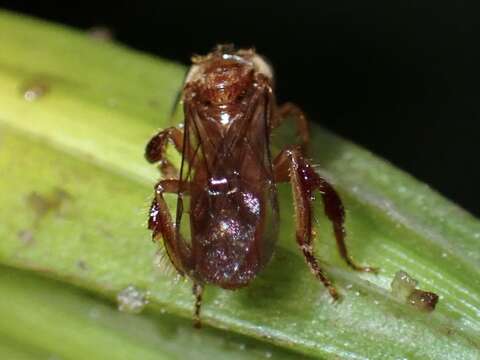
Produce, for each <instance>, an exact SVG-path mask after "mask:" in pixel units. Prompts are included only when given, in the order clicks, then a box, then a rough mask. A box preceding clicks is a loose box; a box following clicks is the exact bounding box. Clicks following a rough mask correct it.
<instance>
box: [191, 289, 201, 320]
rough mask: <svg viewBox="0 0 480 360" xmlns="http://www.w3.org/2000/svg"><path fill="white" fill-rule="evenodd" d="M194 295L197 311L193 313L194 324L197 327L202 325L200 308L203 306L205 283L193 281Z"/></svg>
mask: <svg viewBox="0 0 480 360" xmlns="http://www.w3.org/2000/svg"><path fill="white" fill-rule="evenodd" d="M192 291H193V296H195V312H194V315H193V326H194V327H196V328H197V329H200V328H201V327H202V322H201V320H200V308H201V307H202V296H203V285H201V284H199V283H196V282H194V283H193V289H192Z"/></svg>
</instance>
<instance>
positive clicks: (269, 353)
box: [265, 351, 272, 359]
mask: <svg viewBox="0 0 480 360" xmlns="http://www.w3.org/2000/svg"><path fill="white" fill-rule="evenodd" d="M265 357H266V358H267V359H270V358H271V357H272V353H271V352H270V351H267V352H266V353H265Z"/></svg>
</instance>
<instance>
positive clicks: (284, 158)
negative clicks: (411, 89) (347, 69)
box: [146, 46, 374, 325]
mask: <svg viewBox="0 0 480 360" xmlns="http://www.w3.org/2000/svg"><path fill="white" fill-rule="evenodd" d="M182 100H183V105H184V106H183V110H184V118H185V120H184V124H183V127H181V128H180V127H178V128H177V127H171V128H168V129H165V130H162V131H160V132H159V133H158V134H157V135H155V136H154V137H153V138H152V139H151V140H150V142H149V143H148V145H147V148H146V158H147V160H148V161H149V162H151V163H159V164H160V169H161V170H162V172H163V173H164V174H166V175H167V177H168V178H167V179H165V180H161V181H159V182H158V183H157V184H156V185H155V197H154V199H153V202H152V206H151V209H150V218H149V229H151V230H152V232H153V239H154V240H156V241H158V240H159V239H160V238H163V242H164V245H165V248H166V251H167V253H168V256H169V258H170V260H171V262H172V263H173V265H174V266H175V268H176V269H177V270H178V272H179V273H180V274H182V275H187V276H189V277H190V278H191V279H192V280H193V283H194V285H193V292H194V295H195V297H196V303H195V321H196V324H197V325H199V315H200V305H201V299H202V292H203V287H204V285H205V284H212V285H217V286H219V287H222V288H224V289H238V288H241V287H244V286H247V285H248V284H249V283H250V282H251V281H252V280H253V279H254V278H255V277H256V276H257V274H258V273H259V272H260V271H261V270H262V269H263V268H264V267H265V266H266V265H267V263H268V262H269V260H270V258H271V257H272V253H273V250H274V247H275V242H276V241H277V237H278V222H279V215H278V212H279V208H278V201H277V189H276V183H278V182H290V183H291V185H292V192H293V201H294V205H295V216H296V240H297V243H298V245H299V246H300V249H301V251H302V253H303V255H304V256H305V259H306V261H307V263H308V265H309V267H310V269H311V271H312V272H313V274H314V275H315V276H316V277H317V278H318V279H319V280H320V281H321V282H322V283H323V284H324V285H325V286H326V287H327V289H328V291H329V292H330V295H331V296H332V297H333V298H334V299H338V297H339V296H338V293H337V290H336V289H335V287H334V286H333V285H332V283H331V282H330V280H329V279H328V277H327V276H326V274H325V273H324V271H323V270H322V269H321V267H320V265H319V263H318V261H317V259H316V258H315V255H314V251H313V243H312V200H313V193H314V191H318V192H319V193H320V194H321V195H322V197H323V201H324V207H325V213H326V215H327V216H328V218H329V219H330V221H331V222H332V224H333V229H334V233H335V238H336V240H337V245H338V249H339V251H340V255H341V256H342V257H343V258H344V259H345V261H346V262H347V264H348V265H350V267H352V268H353V269H355V270H359V271H369V272H370V271H374V269H373V268H371V267H361V266H358V265H356V264H355V263H354V262H353V260H352V259H351V258H350V257H349V255H348V252H347V248H346V245H345V241H344V238H345V229H344V220H345V212H344V209H343V205H342V202H341V200H340V198H339V196H338V194H337V193H336V191H335V190H334V189H333V187H332V186H331V185H330V184H329V183H328V182H327V181H326V180H325V179H323V178H322V177H320V176H319V175H318V174H317V173H316V172H315V171H314V169H313V168H312V166H311V164H310V163H309V162H308V160H307V159H306V158H305V154H304V149H305V148H306V145H307V144H308V141H309V133H308V124H307V120H306V118H305V115H304V114H303V112H302V111H301V110H300V109H299V108H298V107H296V106H295V105H293V104H291V103H287V104H284V105H282V106H277V104H276V102H275V96H274V91H273V73H272V69H271V67H270V66H269V65H268V64H267V62H266V61H265V59H264V58H262V57H261V56H260V55H258V54H256V53H255V51H254V50H235V49H234V48H233V47H231V46H218V47H217V48H216V49H215V50H214V51H213V52H211V53H210V54H208V55H206V56H195V57H194V58H193V65H192V67H191V69H190V71H189V72H188V74H187V77H186V80H185V84H184V88H183V91H182ZM286 119H293V120H294V121H295V122H296V126H297V129H298V132H299V135H300V138H301V140H302V144H301V145H293V146H290V147H287V148H285V149H284V150H282V151H281V152H280V153H279V154H277V155H276V156H275V157H272V154H271V150H270V134H271V132H272V131H273V130H275V128H276V127H278V126H279V124H280V123H281V122H282V121H284V120H286ZM169 142H171V143H173V145H174V146H175V148H176V149H177V150H178V151H179V152H180V153H181V154H182V162H181V167H180V170H179V171H178V170H177V169H175V167H174V166H173V165H172V164H171V163H170V162H169V161H168V160H167V159H166V158H165V150H166V146H167V144H168V143H169ZM165 193H174V194H177V197H178V201H177V211H176V216H175V218H174V219H172V216H171V214H170V211H169V209H168V207H167V204H166V202H165V200H164V194H165ZM187 200H188V203H189V205H188V213H189V222H187V223H186V224H182V219H183V213H184V203H185V202H186V201H187ZM185 212H187V210H185ZM185 228H187V229H188V232H189V233H190V235H189V236H188V237H187V236H186V235H185V234H184V233H185V231H184V229H185Z"/></svg>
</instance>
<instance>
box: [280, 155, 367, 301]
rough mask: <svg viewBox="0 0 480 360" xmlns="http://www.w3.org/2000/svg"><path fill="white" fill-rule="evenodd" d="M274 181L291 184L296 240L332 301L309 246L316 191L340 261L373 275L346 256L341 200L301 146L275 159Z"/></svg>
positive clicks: (334, 292)
mask: <svg viewBox="0 0 480 360" xmlns="http://www.w3.org/2000/svg"><path fill="white" fill-rule="evenodd" d="M274 171H275V181H276V182H285V181H290V183H291V184H292V191H293V198H294V208H295V217H296V238H297V243H298V244H299V245H300V248H301V250H302V252H303V255H304V257H305V259H306V261H307V263H308V265H309V266H310V269H311V271H312V272H313V274H314V275H315V276H316V277H317V278H318V279H319V280H320V281H321V282H322V283H323V284H324V285H325V287H326V288H327V289H328V291H329V293H330V295H331V296H332V298H334V299H335V300H336V299H338V298H339V295H338V292H337V290H336V289H335V287H334V286H333V285H332V283H331V282H330V280H329V279H328V278H327V276H326V274H325V273H324V271H323V270H322V268H321V267H320V264H319V263H318V260H317V259H316V258H315V255H314V251H313V243H312V201H313V199H314V197H313V193H314V191H315V190H318V191H319V192H320V194H321V195H322V197H323V201H324V209H325V213H326V215H327V217H328V218H329V220H330V221H331V222H332V224H333V229H334V234H335V239H336V241H337V246H338V249H339V252H340V255H341V256H342V258H343V259H344V260H345V261H346V262H347V264H348V265H349V266H350V267H352V268H353V269H355V270H358V271H367V272H372V271H375V269H373V268H371V267H361V266H358V265H357V264H355V263H354V262H353V260H352V259H351V257H350V256H349V255H348V252H347V247H346V244H345V234H346V233H345V228H344V221H345V212H344V209H343V204H342V201H341V200H340V197H339V196H338V194H337V193H336V191H335V190H334V189H333V187H332V186H331V185H330V184H329V183H328V182H327V181H326V180H325V179H323V178H322V177H320V176H319V175H318V174H317V173H316V172H315V170H314V169H313V168H312V166H311V165H310V164H309V162H308V161H307V160H306V159H305V158H304V156H303V154H302V151H301V149H300V147H291V148H287V149H285V150H283V151H282V152H281V153H280V154H279V155H278V156H277V157H276V159H275V160H274Z"/></svg>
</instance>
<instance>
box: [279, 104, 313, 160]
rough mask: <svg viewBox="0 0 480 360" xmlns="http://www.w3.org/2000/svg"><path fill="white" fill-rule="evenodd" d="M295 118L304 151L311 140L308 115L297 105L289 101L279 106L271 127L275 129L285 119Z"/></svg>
mask: <svg viewBox="0 0 480 360" xmlns="http://www.w3.org/2000/svg"><path fill="white" fill-rule="evenodd" d="M290 119H291V120H294V121H295V123H296V126H297V132H298V136H299V137H300V140H301V147H302V151H306V150H307V147H308V143H309V141H310V131H309V130H308V121H307V116H306V115H305V113H304V112H303V110H302V109H300V108H299V107H298V106H297V105H295V104H293V103H291V102H287V103H285V104H282V105H281V106H279V107H278V109H277V111H276V113H274V115H273V120H272V123H271V125H270V129H271V130H274V129H275V128H277V127H278V126H280V124H281V123H283V122H284V121H285V120H290Z"/></svg>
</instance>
